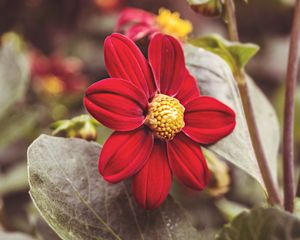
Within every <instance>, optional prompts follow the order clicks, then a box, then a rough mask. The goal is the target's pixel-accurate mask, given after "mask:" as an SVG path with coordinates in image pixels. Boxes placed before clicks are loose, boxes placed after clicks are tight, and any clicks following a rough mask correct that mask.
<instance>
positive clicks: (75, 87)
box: [30, 50, 87, 96]
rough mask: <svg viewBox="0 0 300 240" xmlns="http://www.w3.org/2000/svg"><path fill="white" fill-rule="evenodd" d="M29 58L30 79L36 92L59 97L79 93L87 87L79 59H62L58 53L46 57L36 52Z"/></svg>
mask: <svg viewBox="0 0 300 240" xmlns="http://www.w3.org/2000/svg"><path fill="white" fill-rule="evenodd" d="M30 57H31V58H30V59H31V77H32V81H33V86H34V89H35V90H36V91H38V92H41V93H46V94H49V95H55V96H60V95H65V94H66V95H68V94H74V93H81V92H82V91H83V89H84V88H85V87H86V86H87V79H86V77H85V76H84V75H83V74H82V67H83V65H82V62H81V60H80V59H78V58H75V57H67V58H64V57H63V56H62V55H60V54H58V53H54V54H52V55H51V56H49V57H47V56H45V55H44V54H42V53H41V52H39V51H36V50H34V51H32V52H31V54H30Z"/></svg>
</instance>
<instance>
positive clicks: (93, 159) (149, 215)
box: [28, 135, 200, 240]
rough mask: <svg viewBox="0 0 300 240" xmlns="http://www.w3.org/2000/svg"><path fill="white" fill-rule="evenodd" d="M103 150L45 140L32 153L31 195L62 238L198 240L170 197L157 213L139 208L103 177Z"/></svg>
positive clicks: (76, 141) (67, 140) (84, 143)
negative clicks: (99, 158)
mask: <svg viewBox="0 0 300 240" xmlns="http://www.w3.org/2000/svg"><path fill="white" fill-rule="evenodd" d="M100 151H101V147H100V146H99V145H98V144H96V143H91V142H87V141H85V140H82V139H76V138H58V137H50V136H46V135H43V136H41V137H39V138H38V139H37V140H36V141H35V142H34V143H32V145H31V146H30V147H29V149H28V166H29V167H28V168H29V174H28V175H29V183H30V195H31V197H32V200H33V201H34V203H35V205H36V207H37V208H38V209H39V211H40V213H41V214H42V216H43V217H44V218H45V220H46V221H47V222H48V224H49V225H50V226H51V227H52V228H53V229H54V230H55V231H56V233H57V234H58V235H59V236H60V237H61V238H62V239H70V240H71V239H72V240H73V239H76V240H80V239H84V240H89V239H107V240H109V239H144V240H151V239H174V240H175V239H183V240H185V239H195V240H196V239H199V238H200V237H199V234H198V233H197V231H196V230H195V229H194V228H193V226H192V225H191V224H190V222H189V221H188V219H187V218H186V216H185V213H184V212H183V210H182V209H181V208H180V206H178V205H177V204H176V203H175V202H174V200H172V198H171V197H169V198H168V199H167V200H166V201H165V203H164V204H163V205H162V206H161V207H160V208H159V209H157V210H154V211H146V210H144V209H142V208H140V207H139V206H138V205H137V204H136V203H135V201H134V200H133V198H132V197H131V194H130V190H129V189H128V186H127V185H126V184H125V183H120V184H108V183H106V182H104V180H103V179H102V178H101V176H99V173H98V167H97V162H98V156H99V152H100Z"/></svg>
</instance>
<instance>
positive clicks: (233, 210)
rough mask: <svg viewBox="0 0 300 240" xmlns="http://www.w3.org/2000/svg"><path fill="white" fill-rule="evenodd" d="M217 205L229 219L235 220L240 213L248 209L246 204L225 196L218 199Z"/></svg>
mask: <svg viewBox="0 0 300 240" xmlns="http://www.w3.org/2000/svg"><path fill="white" fill-rule="evenodd" d="M216 206H217V208H218V209H219V210H220V212H221V213H222V214H223V216H224V217H225V218H226V219H227V220H228V221H231V220H233V219H234V218H235V217H236V216H237V215H239V214H240V213H242V212H244V211H248V208H246V207H245V206H243V205H241V204H239V203H237V202H232V201H229V200H227V199H225V198H222V199H220V200H218V201H216Z"/></svg>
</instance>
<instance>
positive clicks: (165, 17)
mask: <svg viewBox="0 0 300 240" xmlns="http://www.w3.org/2000/svg"><path fill="white" fill-rule="evenodd" d="M121 30H125V35H126V36H127V37H129V38H130V39H132V40H133V41H136V40H139V39H141V38H143V37H145V36H150V38H151V37H153V35H154V34H155V33H158V32H161V33H165V34H169V35H172V36H174V37H176V38H178V39H180V40H185V39H186V37H187V36H188V34H189V33H190V32H192V30H193V26H192V24H191V22H190V21H188V20H183V19H181V18H180V14H179V13H178V12H174V13H172V12H171V11H170V10H168V9H165V8H160V9H159V11H158V15H155V14H152V13H150V12H147V11H144V10H141V9H137V8H126V9H124V10H123V11H122V12H121V13H120V16H119V18H118V21H117V25H116V31H118V32H119V31H121Z"/></svg>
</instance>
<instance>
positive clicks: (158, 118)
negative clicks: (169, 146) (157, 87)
mask: <svg viewBox="0 0 300 240" xmlns="http://www.w3.org/2000/svg"><path fill="white" fill-rule="evenodd" d="M184 110H185V109H184V107H183V106H182V105H181V104H180V102H179V101H178V100H177V99H176V98H172V97H169V96H167V95H164V94H157V95H156V96H155V97H154V98H153V100H152V102H151V103H150V104H149V108H148V114H147V116H146V125H148V126H149V127H150V128H151V129H152V130H153V132H154V135H155V136H156V137H157V138H159V139H162V140H172V139H173V138H174V137H175V135H176V134H177V133H179V132H180V131H181V129H182V128H183V127H184V125H185V124H184V115H183V113H184Z"/></svg>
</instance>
